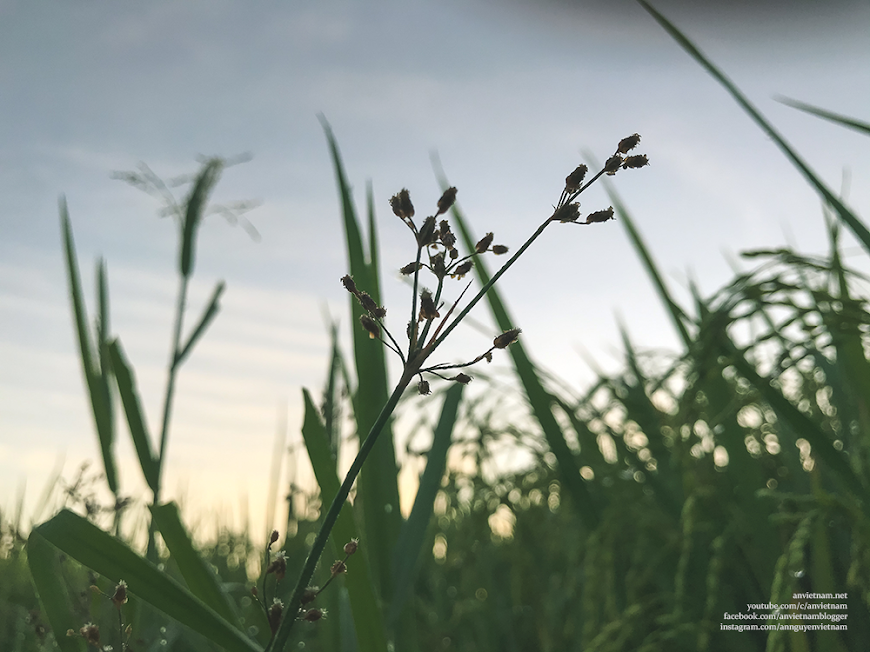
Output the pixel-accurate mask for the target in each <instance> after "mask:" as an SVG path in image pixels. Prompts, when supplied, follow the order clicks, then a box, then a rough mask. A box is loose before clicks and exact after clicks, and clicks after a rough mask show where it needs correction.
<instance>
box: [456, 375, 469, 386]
mask: <svg viewBox="0 0 870 652" xmlns="http://www.w3.org/2000/svg"><path fill="white" fill-rule="evenodd" d="M451 380H455V381H456V382H457V383H459V384H460V385H467V384H468V383H470V382H471V376H466V375H465V374H456V376H454V377H453V378H451Z"/></svg>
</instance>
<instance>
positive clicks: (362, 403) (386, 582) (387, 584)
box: [321, 118, 404, 601]
mask: <svg viewBox="0 0 870 652" xmlns="http://www.w3.org/2000/svg"><path fill="white" fill-rule="evenodd" d="M321 122H322V124H323V130H324V132H325V134H326V138H327V141H328V144H329V149H330V153H331V155H332V161H333V166H334V168H335V176H336V182H337V185H338V193H339V199H340V201H341V206H342V218H343V222H344V231H345V238H346V242H347V251H348V261H349V267H350V274H351V276H352V277H353V278H354V280H355V281H356V284H357V287H359V288H360V289H361V290H365V291H366V292H368V293H369V294H370V295H371V297H372V298H373V299H374V300H375V301H376V302H377V303H380V282H379V280H378V269H377V267H376V265H375V264H374V263H375V261H372V260H368V261H367V260H366V256H365V252H364V249H363V241H362V233H361V229H360V226H359V221H358V219H357V216H356V211H355V209H354V204H353V197H352V195H351V189H350V186H349V184H348V182H347V177H346V174H345V171H344V166H343V165H342V161H341V155H340V153H339V151H338V145H337V143H336V140H335V137H334V135H333V133H332V130H331V128H330V126H329V124H328V123H327V122H326V120H325V119H323V118H321ZM373 222H374V216H373V214H370V215H369V223H373ZM370 253H371V254H373V255H374V256H377V248H376V247H375V246H372V247H370ZM336 282H338V278H336ZM350 304H351V328H352V331H353V349H354V362H355V364H356V374H357V379H356V380H357V382H356V390H355V395H354V401H353V404H354V416H355V419H356V427H357V432H358V433H359V434H360V437H364V436H365V434H366V433H368V432H369V430H371V427H372V425H373V424H374V423H375V421H377V419H378V416H379V414H380V411H381V408H382V407H383V406H384V405H385V404H386V402H387V399H388V398H389V395H390V391H389V388H388V380H387V368H386V360H385V357H384V347H383V345H382V344H381V343H380V342H378V341H377V340H372V339H370V338H369V336H368V334H367V333H366V332H365V331H364V330H363V329H362V328H360V326H359V318H360V316H361V315H362V308H361V306H360V305H359V302H358V301H356V299H354V298H353V297H352V296H351V297H350ZM403 330H404V328H403ZM357 482H358V484H357V487H358V491H359V497H360V502H361V505H362V510H363V524H364V525H363V527H364V534H365V536H364V537H363V538H364V540H365V544H366V546H367V547H368V549H369V559H370V561H371V563H372V567H373V571H374V576H375V578H376V582H377V587H378V590H379V592H380V595H381V597H382V598H383V599H384V600H385V601H389V599H390V591H391V590H392V576H391V568H392V552H393V546H394V545H395V542H396V539H397V538H398V535H399V530H400V528H401V525H402V515H401V512H400V510H399V487H398V479H397V467H396V455H395V450H394V448H393V433H392V430H391V428H390V426H389V422H388V425H387V427H386V428H385V429H384V432H382V433H381V435H380V438H379V440H378V442H377V443H376V444H375V446H374V448H373V449H372V451H371V454H370V456H369V458H368V460H367V461H366V465H365V468H363V470H362V472H361V473H360V477H359V480H358V481H357Z"/></svg>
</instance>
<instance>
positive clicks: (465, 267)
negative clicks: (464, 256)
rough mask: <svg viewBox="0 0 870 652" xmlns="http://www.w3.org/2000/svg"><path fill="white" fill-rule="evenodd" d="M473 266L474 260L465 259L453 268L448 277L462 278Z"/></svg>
mask: <svg viewBox="0 0 870 652" xmlns="http://www.w3.org/2000/svg"><path fill="white" fill-rule="evenodd" d="M473 266H474V262H472V261H470V260H466V261H465V262H464V263H461V264H460V265H458V266H457V267H456V269H454V270H453V273H452V274H451V275H450V278H462V277H463V276H465V275H466V274H468V272H470V271H471V268H472V267H473Z"/></svg>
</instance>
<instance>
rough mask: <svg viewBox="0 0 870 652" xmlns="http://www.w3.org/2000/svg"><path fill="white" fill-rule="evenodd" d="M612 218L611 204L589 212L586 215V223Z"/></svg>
mask: <svg viewBox="0 0 870 652" xmlns="http://www.w3.org/2000/svg"><path fill="white" fill-rule="evenodd" d="M612 219H613V206H610V207H609V208H606V209H605V210H603V211H595V212H594V213H590V214H589V215H587V216H586V224H592V223H593V222H606V221H607V220H612Z"/></svg>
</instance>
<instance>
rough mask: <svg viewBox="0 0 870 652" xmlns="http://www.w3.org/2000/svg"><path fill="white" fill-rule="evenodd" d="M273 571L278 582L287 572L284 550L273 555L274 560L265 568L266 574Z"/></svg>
mask: <svg viewBox="0 0 870 652" xmlns="http://www.w3.org/2000/svg"><path fill="white" fill-rule="evenodd" d="M270 573H275V578H276V579H277V580H278V581H279V582H280V581H281V580H283V579H284V575H286V574H287V558H286V557H285V556H284V551H283V550H282V551H280V552H279V553H278V554H277V555H275V560H274V561H273V562H272V563H271V564H269V566H268V567H267V568H266V575H268V574H270Z"/></svg>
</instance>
